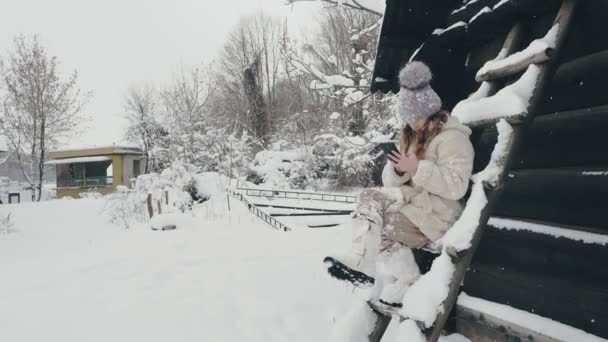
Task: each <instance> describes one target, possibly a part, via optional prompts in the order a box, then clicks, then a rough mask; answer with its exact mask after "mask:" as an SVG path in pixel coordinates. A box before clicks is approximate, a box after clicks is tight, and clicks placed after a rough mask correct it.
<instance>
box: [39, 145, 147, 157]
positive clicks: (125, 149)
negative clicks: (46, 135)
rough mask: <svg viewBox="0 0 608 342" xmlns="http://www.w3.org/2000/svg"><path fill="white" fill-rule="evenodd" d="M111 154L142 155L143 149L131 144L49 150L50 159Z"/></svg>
mask: <svg viewBox="0 0 608 342" xmlns="http://www.w3.org/2000/svg"><path fill="white" fill-rule="evenodd" d="M112 154H135V155H142V154H143V151H142V150H141V149H140V148H139V147H133V146H105V147H91V148H82V149H66V150H55V151H51V152H49V158H50V159H63V158H76V157H92V156H108V155H112Z"/></svg>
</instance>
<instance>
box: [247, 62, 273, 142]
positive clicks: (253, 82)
mask: <svg viewBox="0 0 608 342" xmlns="http://www.w3.org/2000/svg"><path fill="white" fill-rule="evenodd" d="M258 65H259V58H256V60H255V61H254V62H253V63H252V64H251V66H250V67H249V68H247V69H245V71H244V75H243V76H244V77H243V79H244V80H243V87H244V88H245V96H246V97H247V102H249V107H250V111H251V114H252V121H253V122H252V125H251V126H252V127H253V131H254V133H255V136H256V138H257V139H259V140H260V141H261V142H262V145H263V146H266V145H267V143H268V141H267V140H268V137H267V136H266V133H267V132H266V130H267V126H268V107H267V106H266V103H264V97H263V94H262V90H261V89H260V87H259V86H258V79H257V78H258V77H257V69H258Z"/></svg>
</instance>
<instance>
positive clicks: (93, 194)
mask: <svg viewBox="0 0 608 342" xmlns="http://www.w3.org/2000/svg"><path fill="white" fill-rule="evenodd" d="M78 196H79V197H80V198H85V199H99V198H102V197H103V195H102V194H100V193H99V192H97V189H95V188H91V189H89V190H87V191H85V192H81V193H80V194H78Z"/></svg>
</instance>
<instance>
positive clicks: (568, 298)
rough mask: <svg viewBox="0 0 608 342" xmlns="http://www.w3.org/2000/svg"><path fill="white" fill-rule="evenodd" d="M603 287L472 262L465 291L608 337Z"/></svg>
mask: <svg viewBox="0 0 608 342" xmlns="http://www.w3.org/2000/svg"><path fill="white" fill-rule="evenodd" d="M604 285H605V284H601V283H597V282H594V283H591V282H589V280H585V279H571V278H563V277H560V276H559V275H551V274H544V275H537V274H533V273H531V272H529V271H524V270H520V269H516V268H512V267H509V266H503V265H481V264H477V263H474V264H473V265H472V266H471V270H470V271H469V272H468V274H467V278H466V281H465V285H464V291H466V293H467V294H470V295H472V296H475V297H479V298H482V299H485V300H489V301H492V302H496V303H500V304H506V305H509V306H511V307H514V308H516V309H520V310H525V311H528V312H532V313H535V314H538V315H540V316H543V317H547V318H550V319H553V320H556V321H558V322H561V323H564V324H567V325H570V326H573V327H576V328H578V329H581V330H584V331H587V332H589V333H592V334H594V335H597V336H600V337H603V338H608V331H607V329H608V326H607V322H608V315H607V313H606V310H605V307H606V306H607V305H608V293H607V290H606V288H605V287H604Z"/></svg>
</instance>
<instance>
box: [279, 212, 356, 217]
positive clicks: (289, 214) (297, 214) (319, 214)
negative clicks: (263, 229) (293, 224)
mask: <svg viewBox="0 0 608 342" xmlns="http://www.w3.org/2000/svg"><path fill="white" fill-rule="evenodd" d="M334 215H350V212H318V213H284V214H283V213H281V214H278V213H277V214H270V216H272V217H287V216H334Z"/></svg>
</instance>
